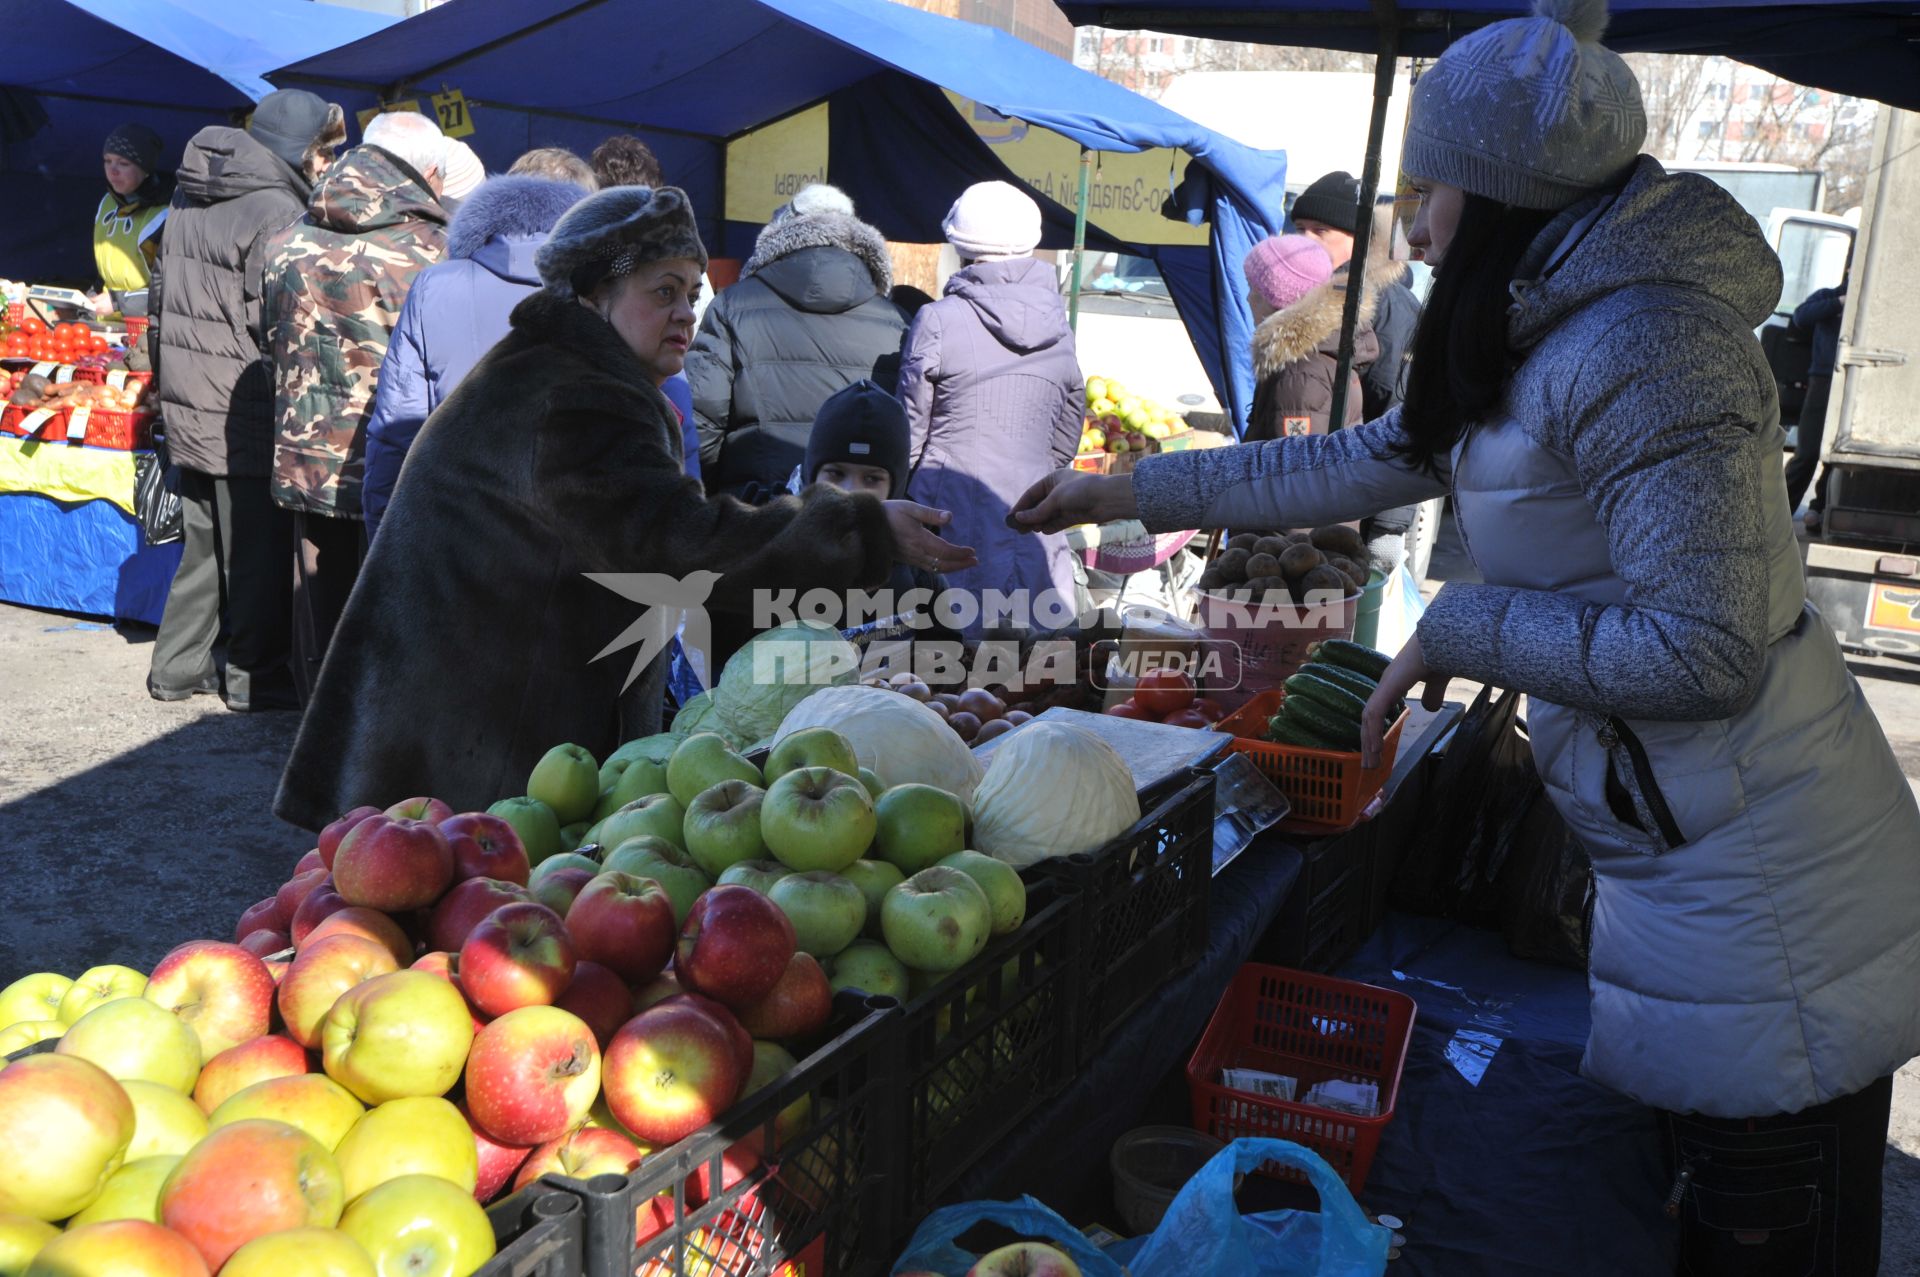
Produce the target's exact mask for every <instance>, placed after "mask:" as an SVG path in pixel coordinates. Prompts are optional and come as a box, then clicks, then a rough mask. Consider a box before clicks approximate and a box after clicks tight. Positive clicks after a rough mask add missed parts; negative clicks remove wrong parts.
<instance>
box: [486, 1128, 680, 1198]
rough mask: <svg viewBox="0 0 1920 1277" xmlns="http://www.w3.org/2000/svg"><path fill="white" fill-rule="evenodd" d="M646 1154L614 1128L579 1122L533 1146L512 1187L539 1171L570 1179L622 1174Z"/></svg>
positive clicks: (522, 1184)
mask: <svg viewBox="0 0 1920 1277" xmlns="http://www.w3.org/2000/svg"><path fill="white" fill-rule="evenodd" d="M646 1155H647V1154H646V1150H645V1149H643V1148H641V1147H640V1146H639V1145H638V1144H635V1143H634V1142H633V1141H632V1140H630V1139H628V1138H627V1137H626V1136H624V1135H622V1134H620V1132H618V1131H609V1130H607V1129H606V1128H605V1127H600V1126H583V1127H581V1128H580V1129H579V1130H577V1131H569V1132H568V1133H567V1134H565V1135H562V1136H561V1137H560V1138H559V1139H557V1140H548V1141H547V1142H546V1143H545V1144H542V1145H541V1146H540V1147H539V1148H536V1149H534V1150H533V1155H532V1156H531V1157H529V1158H527V1160H526V1162H525V1163H524V1164H523V1165H522V1166H521V1167H520V1173H519V1174H518V1175H516V1176H515V1177H514V1180H513V1187H514V1191H515V1192H518V1191H519V1190H521V1189H523V1188H525V1187H526V1186H527V1185H529V1184H531V1183H533V1181H535V1180H537V1179H539V1178H540V1177H541V1176H542V1175H565V1176H568V1177H569V1178H572V1179H590V1178H591V1177H593V1176H595V1175H624V1174H626V1173H627V1172H628V1171H630V1170H632V1169H633V1168H634V1167H636V1166H638V1165H640V1162H641V1159H643V1158H644V1157H645V1156H646Z"/></svg>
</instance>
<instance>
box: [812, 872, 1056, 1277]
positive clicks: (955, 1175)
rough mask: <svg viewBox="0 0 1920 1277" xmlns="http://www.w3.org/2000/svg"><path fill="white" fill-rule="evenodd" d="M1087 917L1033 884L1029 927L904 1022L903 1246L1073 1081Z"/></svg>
mask: <svg viewBox="0 0 1920 1277" xmlns="http://www.w3.org/2000/svg"><path fill="white" fill-rule="evenodd" d="M1081 906H1082V901H1081V898H1080V895H1079V893H1078V892H1077V891H1075V890H1074V889H1073V888H1071V887H1069V886H1067V885H1065V884H1064V883H1060V882H1056V881H1052V880H1050V879H1046V878H1041V879H1038V880H1037V881H1035V882H1032V883H1030V884H1029V885H1028V888H1027V918H1026V921H1025V922H1023V923H1022V924H1021V925H1020V928H1019V929H1018V930H1017V931H1014V932H1012V933H1010V934H1008V935H1005V936H1002V937H1000V938H999V939H997V940H995V941H993V942H992V943H990V944H988V946H987V948H986V949H985V951H983V952H982V953H981V955H980V956H979V957H978V958H976V959H974V960H973V961H972V962H970V963H968V964H967V965H966V966H965V967H963V968H961V969H960V970H958V971H956V972H954V973H953V974H951V975H949V976H948V977H947V978H946V979H944V980H942V981H941V982H940V983H939V984H937V985H935V986H934V987H933V988H931V989H928V990H926V991H925V992H924V993H922V994H921V995H920V996H918V997H916V998H915V999H913V1001H911V1002H909V1003H908V1004H907V1006H906V1008H905V1010H904V1012H903V1013H902V1016H901V1037H902V1040H903V1042H904V1052H905V1064H906V1077H905V1085H904V1086H903V1087H902V1088H900V1093H899V1095H898V1097H897V1100H898V1103H897V1108H896V1112H897V1113H898V1120H899V1122H900V1123H901V1127H902V1128H903V1129H904V1132H905V1138H904V1141H903V1144H902V1154H901V1160H902V1166H901V1169H900V1184H899V1191H898V1192H897V1193H896V1194H895V1197H894V1210H895V1212H896V1214H895V1217H894V1223H895V1227H896V1230H897V1232H898V1236H899V1238H900V1239H904V1238H905V1237H906V1236H908V1235H909V1234H910V1233H911V1232H912V1230H913V1229H914V1228H915V1227H916V1226H917V1225H918V1224H919V1222H920V1220H921V1219H922V1218H923V1217H924V1216H925V1215H926V1213H927V1211H928V1210H929V1209H931V1208H932V1207H934V1206H936V1205H939V1204H941V1202H942V1201H943V1200H944V1197H945V1195H946V1194H947V1193H948V1191H949V1190H951V1188H952V1187H953V1185H954V1184H955V1182H956V1181H958V1180H959V1178H960V1177H961V1176H962V1175H963V1174H965V1173H966V1172H967V1171H968V1170H969V1169H971V1168H972V1167H973V1166H974V1165H975V1164H976V1163H977V1162H979V1161H980V1159H981V1158H982V1157H983V1156H985V1155H986V1153H987V1152H988V1151H989V1150H991V1149H992V1148H993V1147H994V1146H995V1145H996V1144H998V1143H999V1142H1000V1140H1001V1139H1002V1138H1004V1137H1005V1136H1006V1135H1007V1133H1008V1132H1010V1131H1012V1130H1013V1129H1014V1128H1015V1127H1017V1126H1018V1125H1020V1123H1021V1122H1022V1121H1024V1120H1025V1119H1026V1117H1027V1116H1028V1115H1029V1114H1030V1113H1032V1112H1033V1111H1034V1110H1035V1109H1037V1108H1039V1107H1040V1105H1041V1104H1043V1103H1044V1102H1046V1101H1047V1100H1048V1099H1050V1098H1051V1097H1052V1096H1053V1095H1054V1094H1056V1093H1057V1092H1059V1091H1060V1090H1061V1089H1062V1088H1063V1087H1065V1086H1066V1084H1067V1083H1068V1082H1069V1081H1071V1080H1072V1079H1073V1076H1074V1074H1075V1072H1076V1071H1077V1068H1078V1065H1079V1042H1080V1021H1079V1015H1080V1008H1081V998H1082V994H1081V987H1082V986H1081V980H1082V978H1083V976H1082V972H1081V965H1080V949H1081V932H1080V923H1081V921H1082V914H1081ZM830 1271H838V1270H830Z"/></svg>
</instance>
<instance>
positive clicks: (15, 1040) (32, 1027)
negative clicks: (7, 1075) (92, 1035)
mask: <svg viewBox="0 0 1920 1277" xmlns="http://www.w3.org/2000/svg"><path fill="white" fill-rule="evenodd" d="M66 1031H67V1026H66V1025H64V1024H62V1023H60V1021H58V1020H22V1021H20V1023H18V1024H9V1025H8V1026H7V1027H6V1028H4V1029H0V1055H12V1054H13V1053H14V1052H15V1051H18V1050H21V1049H22V1048H24V1047H29V1046H32V1045H33V1044H34V1043H36V1042H45V1041H46V1040H47V1039H49V1038H57V1037H59V1036H60V1035H62V1034H63V1033H65V1032H66Z"/></svg>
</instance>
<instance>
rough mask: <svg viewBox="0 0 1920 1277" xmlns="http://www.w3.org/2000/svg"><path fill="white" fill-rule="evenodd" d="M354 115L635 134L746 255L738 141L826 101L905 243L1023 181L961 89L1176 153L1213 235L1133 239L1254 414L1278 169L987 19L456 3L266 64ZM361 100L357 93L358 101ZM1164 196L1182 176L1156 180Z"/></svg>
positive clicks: (994, 106)
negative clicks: (1006, 184) (1251, 281)
mask: <svg viewBox="0 0 1920 1277" xmlns="http://www.w3.org/2000/svg"><path fill="white" fill-rule="evenodd" d="M269 78H270V79H272V80H273V81H274V82H275V83H276V84H283V85H305V86H309V87H313V88H315V89H316V90H323V91H326V92H327V93H328V95H329V96H332V97H335V98H338V99H340V100H341V101H342V102H343V103H348V104H349V105H351V106H360V105H370V104H372V103H373V102H375V101H388V102H391V101H395V100H404V99H409V98H413V99H420V98H422V97H423V96H425V95H431V94H435V93H440V92H443V91H447V90H453V89H457V90H458V91H459V92H460V93H461V94H462V95H463V96H464V99H465V102H466V104H467V107H468V109H469V111H470V113H471V118H472V121H473V124H474V129H475V131H474V133H473V135H472V136H471V137H470V138H468V142H469V143H470V144H471V145H472V146H473V147H474V148H475V149H476V150H477V151H479V152H480V154H481V156H482V157H483V158H484V159H485V160H487V161H488V163H489V166H490V167H493V168H496V169H497V168H500V167H504V166H505V164H506V163H508V162H509V161H511V159H512V158H513V156H514V155H515V154H517V153H518V152H519V151H520V150H522V149H524V148H526V147H528V146H535V145H548V144H558V145H571V146H573V147H574V148H575V149H586V148H590V147H591V146H592V145H593V144H594V143H595V142H597V141H599V140H600V139H601V138H602V137H604V136H605V135H606V134H607V133H608V132H610V131H614V130H626V129H630V130H632V131H634V132H636V133H638V134H639V135H641V136H643V137H645V138H646V139H647V140H648V141H649V142H650V143H652V144H653V145H654V148H655V151H656V152H657V153H658V154H659V156H660V159H661V162H662V166H663V168H664V169H665V171H666V173H667V176H668V180H670V181H672V182H674V183H675V184H676V185H679V186H683V187H685V188H686V189H687V191H688V192H689V194H690V195H691V197H692V199H693V201H694V206H695V207H696V208H697V209H699V210H701V211H702V213H703V214H704V218H703V221H704V225H703V233H704V234H706V235H707V237H708V242H709V243H710V244H714V245H718V246H720V248H721V251H722V252H730V253H732V254H733V255H743V252H744V250H746V249H748V248H749V247H750V245H751V235H752V233H753V232H754V231H755V230H757V229H758V227H757V225H752V224H748V223H743V222H739V221H735V222H733V223H727V222H725V220H724V210H725V209H726V208H727V206H728V203H729V201H728V199H727V195H728V192H727V191H726V189H725V184H726V172H727V165H726V154H727V147H728V144H729V143H730V142H733V141H735V140H738V139H741V138H743V137H745V136H746V135H747V134H749V133H752V132H753V131H755V130H758V129H761V128H762V127H764V126H767V125H769V124H772V123H775V122H778V121H782V120H789V119H792V118H796V117H797V116H798V114H799V113H801V112H803V111H807V110H808V109H810V108H813V107H815V106H817V105H819V104H822V103H825V104H826V105H827V108H828V111H827V124H826V133H827V147H826V165H827V170H826V177H827V179H828V180H830V181H832V182H833V183H835V184H836V185H838V186H840V187H842V188H843V189H845V190H846V191H847V192H848V193H849V194H850V195H852V196H853V198H854V200H855V201H856V203H857V205H858V207H859V209H860V214H861V216H862V217H863V218H865V219H866V220H868V221H871V222H872V223H873V224H874V225H876V226H878V227H879V228H880V230H881V231H882V232H883V233H884V234H886V235H887V236H888V237H889V238H890V239H895V240H901V241H907V242H919V243H931V242H936V241H938V240H939V238H940V221H941V218H942V217H943V216H944V215H945V213H946V211H947V208H948V206H949V205H950V204H951V202H952V200H953V198H954V196H955V195H956V194H958V193H959V191H960V190H961V189H962V188H964V187H965V186H967V185H968V184H970V183H973V182H977V181H982V180H986V179H992V178H1011V177H1012V176H1013V174H1012V171H1011V170H1010V169H1009V168H1008V166H1007V165H1006V163H1004V162H1003V161H1002V159H1001V158H1000V156H999V155H997V154H996V152H995V148H994V146H993V145H991V144H990V143H989V141H987V140H985V139H983V137H982V136H981V133H980V131H978V130H977V129H976V128H974V127H973V126H972V125H971V124H970V123H969V121H968V119H967V118H965V117H964V116H963V115H962V114H961V112H960V111H959V110H956V109H955V106H954V104H953V101H952V99H951V98H949V96H948V93H947V92H943V90H946V91H950V92H951V93H952V94H957V95H959V96H960V97H961V98H964V99H968V100H970V101H971V102H973V103H977V104H979V106H980V107H983V108H987V109H990V111H992V112H997V113H999V115H1000V116H1005V117H1011V121H1013V122H1024V124H1026V125H1030V126H1038V127H1040V128H1043V129H1047V130H1051V131H1052V132H1053V133H1056V134H1059V135H1061V136H1062V137H1064V138H1066V139H1069V140H1070V141H1071V142H1072V143H1074V144H1077V145H1078V146H1080V147H1085V148H1088V149H1090V150H1092V151H1097V152H1138V151H1143V150H1148V149H1151V148H1156V147H1173V148H1178V149H1180V150H1181V151H1183V152H1185V153H1186V154H1187V155H1188V156H1189V157H1191V163H1190V165H1189V167H1188V169H1187V177H1186V180H1185V182H1183V183H1181V184H1179V191H1178V202H1179V206H1180V210H1181V212H1182V213H1183V215H1184V216H1185V217H1186V218H1187V219H1188V220H1189V221H1190V222H1192V223H1194V224H1196V225H1197V224H1198V223H1200V222H1202V221H1204V222H1206V223H1208V224H1210V227H1211V235H1210V236H1209V239H1208V242H1207V243H1206V244H1204V245H1178V246H1173V245H1156V244H1142V243H1131V242H1125V241H1123V240H1121V239H1119V238H1116V237H1115V236H1114V235H1113V234H1111V233H1110V232H1109V231H1107V230H1103V229H1102V227H1101V225H1100V211H1099V210H1098V209H1097V208H1096V210H1095V212H1094V214H1093V217H1092V223H1091V225H1090V226H1089V228H1088V232H1087V241H1088V243H1089V244H1090V245H1092V246H1093V247H1095V248H1097V249H1103V250H1114V251H1122V252H1129V253H1134V254H1137V255H1141V256H1149V257H1152V258H1153V259H1154V260H1155V262H1156V263H1157V264H1158V266H1159V269H1160V272H1161V274H1162V275H1163V276H1164V278H1165V279H1166V281H1167V284H1168V287H1169V290H1170V291H1171V293H1172V295H1173V298H1174V301H1175V304H1176V305H1177V306H1178V307H1179V310H1180V314H1181V317H1182V318H1183V319H1184V320H1185V322H1186V324H1187V328H1188V331H1189V332H1190V333H1191V334H1192V336H1193V340H1194V344H1195V346H1196V347H1197V348H1198V350H1199V353H1200V357H1201V360H1202V362H1203V364H1204V365H1205V367H1206V369H1207V373H1208V375H1209V377H1210V378H1211V379H1212V382H1213V384H1214V386H1215V387H1216V388H1217V389H1218V391H1219V397H1220V400H1221V402H1222V404H1223V405H1231V410H1232V412H1233V413H1234V415H1235V417H1236V418H1244V416H1245V413H1246V411H1247V408H1248V407H1249V406H1250V404H1251V402H1252V387H1251V385H1250V384H1249V382H1248V378H1247V372H1246V370H1245V369H1244V368H1243V367H1242V366H1241V365H1242V364H1243V363H1244V361H1243V360H1241V359H1238V358H1236V357H1235V354H1234V352H1235V351H1236V350H1241V351H1244V350H1245V348H1246V342H1247V340H1248V336H1249V328H1248V323H1249V321H1248V316H1247V314H1246V312H1245V310H1244V307H1243V306H1242V305H1239V304H1238V301H1239V294H1240V293H1241V291H1242V287H1241V284H1240V282H1239V270H1240V260H1241V258H1242V257H1243V256H1244V254H1245V253H1246V251H1247V249H1248V248H1250V247H1251V246H1252V245H1253V244H1254V243H1256V242H1258V241H1259V240H1260V239H1262V238H1264V237H1265V236H1266V235H1268V234H1270V233H1271V232H1272V231H1273V230H1274V229H1275V228H1276V227H1277V225H1278V222H1279V220H1280V216H1281V209H1282V207H1283V198H1284V182H1285V157H1284V156H1283V155H1281V154H1278V153H1272V152H1258V151H1253V150H1250V149H1248V148H1246V147H1244V146H1241V145H1240V144H1238V143H1236V142H1233V141H1231V140H1229V139H1227V138H1224V137H1221V136H1219V135H1217V134H1214V133H1211V132H1209V131H1208V130H1206V129H1203V128H1201V127H1200V126H1198V125H1196V124H1194V123H1192V122H1191V121H1189V120H1187V119H1184V118H1183V117H1181V116H1179V115H1176V114H1174V113H1173V112H1171V111H1168V110H1166V109H1165V108H1163V107H1160V106H1158V105H1157V104H1155V103H1153V102H1151V101H1149V100H1147V99H1145V98H1142V97H1139V96H1138V95H1136V94H1134V93H1131V92H1129V91H1128V90H1126V89H1123V88H1121V87H1119V86H1118V85H1115V84H1111V83H1109V82H1107V81H1105V80H1102V79H1100V78H1099V77H1097V76H1094V75H1091V74H1088V73H1087V72H1084V71H1081V70H1079V69H1077V68H1075V67H1073V66H1072V65H1070V64H1068V63H1066V62H1063V61H1061V60H1060V59H1058V58H1055V57H1053V56H1052V55H1050V54H1047V53H1044V52H1042V51H1040V50H1038V49H1036V48H1034V47H1033V46H1031V45H1029V44H1026V43H1025V42H1023V41H1021V40H1018V39H1016V38H1014V37H1013V36H1010V35H1007V34H1005V33H1003V32H1000V31H996V30H992V29H990V28H986V27H981V26H976V25H973V24H971V23H965V22H958V21H955V20H953V19H950V18H945V17H941V16H939V15H936V14H930V13H925V12H922V11H919V10H916V9H909V8H905V7H903V6H900V5H895V4H891V3H887V2H886V0H711V2H710V3H706V4H702V5H666V4H662V3H646V2H644V0H531V2H529V0H453V2H452V3H450V4H446V5H443V6H441V7H439V8H436V9H432V10H429V11H428V12H426V13H424V14H421V15H420V16H418V17H415V18H411V19H409V20H408V21H406V22H404V23H402V24H400V25H398V26H395V27H391V28H389V29H387V30H386V31H383V32H381V33H379V34H377V35H374V36H370V37H368V38H366V39H363V40H360V41H358V42H356V43H354V44H350V45H347V46H345V47H343V48H338V49H334V50H331V51H330V52H327V53H323V54H320V55H318V56H315V57H310V58H307V59H306V60H305V61H302V62H298V63H295V64H293V65H291V66H288V67H285V68H283V69H282V70H280V71H277V72H275V73H273V74H272V75H271V76H270V77H269ZM352 95H357V97H358V100H356V101H352V102H349V98H350V96H352ZM1162 185H1163V186H1164V185H1171V184H1170V183H1164V182H1163V183H1162ZM1056 194H1057V195H1058V196H1060V198H1056V199H1049V198H1046V196H1045V195H1044V194H1042V195H1041V196H1040V202H1041V205H1042V208H1043V211H1044V213H1045V214H1046V227H1045V238H1044V239H1043V241H1042V243H1043V245H1045V246H1047V247H1054V248H1063V247H1066V246H1068V245H1069V244H1071V243H1072V239H1073V232H1074V210H1073V208H1072V205H1073V203H1074V202H1075V201H1074V198H1073V196H1072V195H1070V194H1067V193H1066V192H1062V191H1059V190H1058V189H1057V188H1056Z"/></svg>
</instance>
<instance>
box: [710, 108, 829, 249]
mask: <svg viewBox="0 0 1920 1277" xmlns="http://www.w3.org/2000/svg"><path fill="white" fill-rule="evenodd" d="M826 180H827V104H826V103H824V102H822V103H821V104H820V105H819V106H816V107H811V108H809V109H807V110H805V111H801V112H799V113H797V114H795V115H789V116H788V117H787V118H785V119H784V120H776V121H774V122H773V123H772V124H769V125H767V126H766V127H765V128H763V129H756V130H755V131H754V132H752V133H749V134H747V135H746V136H745V137H742V138H739V139H737V140H736V141H734V142H731V143H729V144H728V146H727V212H726V217H727V220H728V221H730V222H765V221H769V220H771V219H772V217H773V212H774V210H775V209H777V208H779V207H780V206H781V205H782V204H785V203H786V202H787V201H788V200H790V199H792V198H793V197H794V195H795V194H796V193H797V192H798V191H799V190H800V188H801V187H803V186H806V185H807V184H808V183H810V182H824V181H826Z"/></svg>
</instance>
